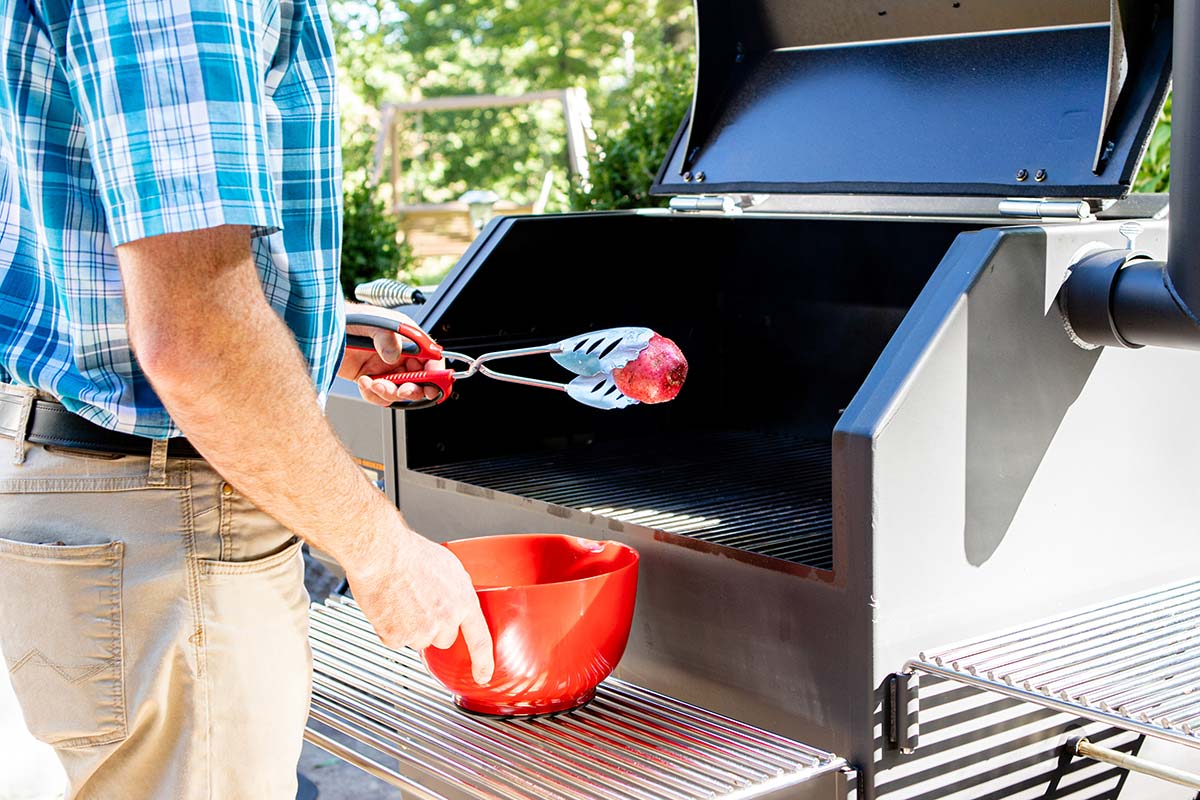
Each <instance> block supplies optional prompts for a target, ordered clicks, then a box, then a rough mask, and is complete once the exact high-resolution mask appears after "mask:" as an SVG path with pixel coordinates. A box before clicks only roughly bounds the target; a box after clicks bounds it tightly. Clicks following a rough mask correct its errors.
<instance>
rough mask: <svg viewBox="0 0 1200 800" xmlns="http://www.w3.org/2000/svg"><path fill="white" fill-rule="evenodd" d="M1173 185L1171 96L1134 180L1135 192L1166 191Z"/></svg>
mask: <svg viewBox="0 0 1200 800" xmlns="http://www.w3.org/2000/svg"><path fill="white" fill-rule="evenodd" d="M1170 185H1171V98H1170V97H1168V98H1167V104H1166V105H1165V106H1164V107H1163V113H1162V116H1160V117H1159V118H1158V126H1157V127H1156V128H1155V129H1154V134H1153V135H1152V136H1151V137H1150V145H1149V146H1148V147H1147V148H1146V157H1145V158H1144V159H1142V166H1141V169H1139V170H1138V174H1137V178H1135V179H1134V181H1133V190H1134V191H1135V192H1165V191H1167V188H1168V187H1169V186H1170Z"/></svg>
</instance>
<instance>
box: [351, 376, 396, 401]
mask: <svg viewBox="0 0 1200 800" xmlns="http://www.w3.org/2000/svg"><path fill="white" fill-rule="evenodd" d="M373 384H374V381H372V380H371V379H370V378H368V377H366V376H365V375H364V376H363V377H361V378H359V379H358V393H359V394H361V395H362V398H363V400H366V401H367V402H368V403H370V404H371V405H375V406H383V407H384V408H387V407H388V406H390V405H391V404H392V401H391V400H388V399H387V398H386V397H382V396H380V395H379V393H378V392H376V391H375V389H374V387H373Z"/></svg>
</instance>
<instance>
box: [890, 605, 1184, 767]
mask: <svg viewBox="0 0 1200 800" xmlns="http://www.w3.org/2000/svg"><path fill="white" fill-rule="evenodd" d="M908 668H909V669H910V670H912V669H915V670H919V671H922V672H929V673H933V674H937V675H942V676H944V677H947V678H950V679H952V680H956V681H959V682H961V683H967V684H971V685H974V686H978V687H980V688H983V689H988V690H991V691H995V692H999V693H1001V694H1005V695H1009V696H1011V697H1016V698H1019V699H1022V700H1027V701H1029V702H1031V703H1037V704H1038V705H1042V706H1046V707H1050V708H1054V709H1057V710H1059V711H1067V712H1070V713H1073V714H1076V715H1078V716H1081V717H1085V718H1087V719H1093V720H1096V721H1098V722H1106V723H1110V724H1112V725H1115V726H1117V727H1120V728H1125V729H1127V730H1133V731H1137V732H1139V733H1144V734H1148V735H1150V736H1156V737H1158V738H1160V739H1168V740H1170V741H1174V742H1180V743H1182V744H1187V745H1190V746H1192V747H1200V581H1193V582H1189V583H1183V584H1179V585H1176V586H1172V587H1169V588H1167V589H1160V590H1156V591H1153V592H1148V593H1144V594H1140V595H1137V596H1135V597H1131V598H1127V599H1124V600H1118V601H1109V602H1107V603H1104V604H1102V605H1099V606H1095V607H1093V608H1089V609H1086V610H1084V611H1077V612H1073V613H1071V614H1067V615H1063V616H1060V617H1056V618H1054V619H1051V620H1049V621H1046V622H1041V623H1039V624H1036V625H1030V626H1027V627H1024V628H1020V629H1016V630H1012V631H1009V632H1006V633H1003V634H998V635H994V636H991V637H988V638H983V639H977V640H974V641H970V642H966V643H964V644H959V645H954V646H952V647H947V648H944V649H941V650H938V651H933V652H929V653H922V654H921V656H920V658H919V659H917V660H915V661H910V662H909V664H908Z"/></svg>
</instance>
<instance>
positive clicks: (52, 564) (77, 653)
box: [0, 538, 127, 747]
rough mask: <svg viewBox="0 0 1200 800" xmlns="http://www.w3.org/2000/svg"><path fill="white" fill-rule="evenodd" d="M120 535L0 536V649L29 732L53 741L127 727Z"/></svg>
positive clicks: (96, 736)
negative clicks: (87, 538)
mask: <svg viewBox="0 0 1200 800" xmlns="http://www.w3.org/2000/svg"><path fill="white" fill-rule="evenodd" d="M123 556H124V547H123V545H122V543H121V542H106V543H103V544H93V545H55V544H30V543H26V542H17V541H12V540H9V539H3V538H0V651H3V653H4V659H5V661H6V663H7V666H8V671H9V673H10V675H11V677H12V684H13V688H14V689H15V690H16V694H17V699H18V700H19V702H20V705H21V711H22V713H23V714H24V717H25V723H26V725H27V726H28V728H29V731H30V732H31V733H32V734H33V735H34V736H36V737H37V738H38V739H40V740H41V741H43V742H45V743H47V744H51V745H54V746H56V747H82V746H87V745H97V744H108V743H112V742H117V741H120V740H122V739H124V738H125V737H126V735H127V727H126V719H125V687H124V680H123V675H122V664H121V567H122V561H123Z"/></svg>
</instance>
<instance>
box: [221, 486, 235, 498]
mask: <svg viewBox="0 0 1200 800" xmlns="http://www.w3.org/2000/svg"><path fill="white" fill-rule="evenodd" d="M221 494H223V495H225V496H226V497H228V496H229V495H231V494H233V487H232V486H230V485H229V484H228V483H222V484H221Z"/></svg>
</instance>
